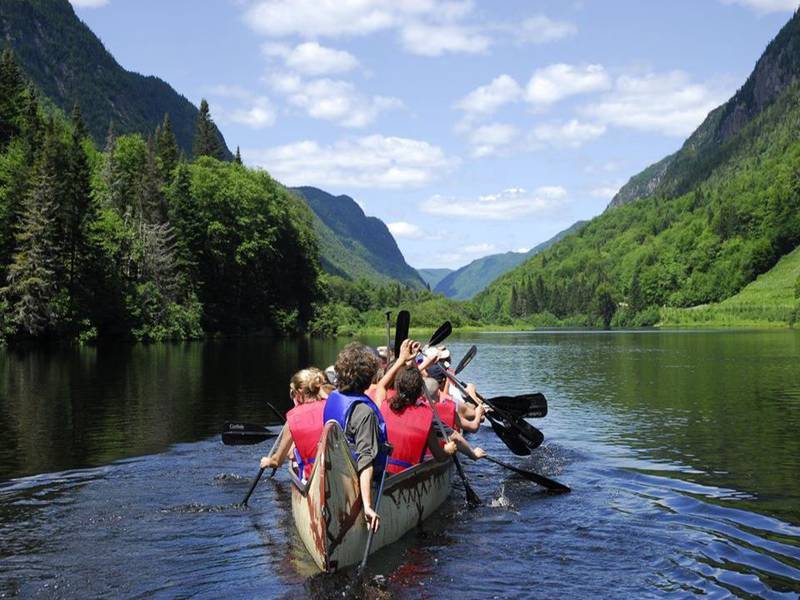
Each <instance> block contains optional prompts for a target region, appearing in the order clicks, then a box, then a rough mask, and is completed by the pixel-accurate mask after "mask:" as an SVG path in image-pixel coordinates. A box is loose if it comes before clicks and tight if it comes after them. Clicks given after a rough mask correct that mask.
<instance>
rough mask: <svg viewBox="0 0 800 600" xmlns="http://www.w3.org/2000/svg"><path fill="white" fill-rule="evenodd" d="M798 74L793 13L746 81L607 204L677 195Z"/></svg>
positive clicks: (799, 26) (799, 47)
mask: <svg viewBox="0 0 800 600" xmlns="http://www.w3.org/2000/svg"><path fill="white" fill-rule="evenodd" d="M798 78H800V19H798V17H797V13H795V16H794V17H793V18H792V19H790V20H789V22H788V23H787V24H786V25H785V26H784V27H783V28H782V29H781V31H780V32H779V33H778V35H777V36H775V38H774V39H773V40H772V41H771V42H770V43H769V45H768V46H767V48H766V50H764V53H763V54H762V55H761V57H760V58H759V59H758V61H757V62H756V65H755V68H754V69H753V72H752V73H751V74H750V76H749V77H748V78H747V81H745V83H744V85H742V87H740V88H739V90H738V91H737V92H736V94H734V96H733V97H732V98H731V99H730V100H728V101H727V102H725V103H724V104H723V105H721V106H719V107H718V108H716V109H714V110H713V111H711V112H710V113H709V114H708V116H707V117H706V119H705V120H704V121H703V123H702V124H701V125H700V126H699V127H698V128H697V129H696V130H695V132H694V133H692V135H691V136H689V138H688V139H687V140H686V142H685V143H684V144H683V146H682V147H681V149H680V150H679V151H678V152H676V153H674V154H671V155H669V156H667V157H665V158H663V159H661V160H660V161H658V162H657V163H655V164H653V165H650V166H649V167H647V168H646V169H645V170H644V171H642V172H641V173H639V174H638V175H635V176H633V177H632V178H631V179H630V180H629V181H628V182H627V183H626V184H625V185H624V186H622V188H620V190H619V192H618V193H617V194H616V195H615V196H614V198H613V199H612V200H611V203H610V204H609V208H614V207H617V206H621V205H623V204H627V203H629V202H634V201H635V200H638V199H640V198H646V197H649V196H654V195H668V196H678V195H681V194H683V193H685V192H686V191H687V190H689V189H690V188H691V187H692V186H693V185H695V184H696V183H698V182H699V181H701V180H702V179H703V178H704V174H705V173H708V171H710V170H711V169H713V168H714V167H716V166H717V165H719V164H720V163H721V162H722V161H724V160H725V159H726V155H725V153H724V152H723V151H722V148H723V146H724V144H725V142H726V141H728V140H729V139H731V138H732V137H733V136H734V135H735V134H736V133H738V132H740V131H741V130H742V129H743V128H744V127H745V126H746V125H747V124H748V123H750V122H751V121H752V120H753V119H754V118H756V117H757V116H758V115H760V114H761V113H762V112H763V111H764V110H765V109H766V108H768V107H769V106H771V105H772V104H773V103H774V102H775V101H776V100H777V99H778V97H779V96H780V95H781V94H782V93H783V91H784V90H785V89H786V88H788V87H789V86H790V85H791V84H792V83H793V82H795V81H797V80H798Z"/></svg>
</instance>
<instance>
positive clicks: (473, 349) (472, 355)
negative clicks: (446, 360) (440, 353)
mask: <svg viewBox="0 0 800 600" xmlns="http://www.w3.org/2000/svg"><path fill="white" fill-rule="evenodd" d="M477 353H478V347H477V346H472V347H471V348H470V349H469V350H467V353H466V354H465V355H464V358H462V359H461V362H459V363H458V366H457V367H456V370H455V374H456V375H458V374H459V373H461V371H463V370H464V369H465V368H466V367H467V365H468V364H469V363H471V362H472V359H473V358H475V355H476V354H477Z"/></svg>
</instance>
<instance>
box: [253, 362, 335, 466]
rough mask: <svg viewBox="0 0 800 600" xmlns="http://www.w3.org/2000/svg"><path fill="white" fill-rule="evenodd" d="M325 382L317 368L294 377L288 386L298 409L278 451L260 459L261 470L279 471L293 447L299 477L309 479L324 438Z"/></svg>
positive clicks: (292, 413) (289, 418)
mask: <svg viewBox="0 0 800 600" xmlns="http://www.w3.org/2000/svg"><path fill="white" fill-rule="evenodd" d="M325 381H326V380H325V375H324V374H323V372H322V371H320V370H319V369H317V368H314V367H310V368H308V369H303V370H302V371H298V372H297V373H295V374H294V376H293V377H292V379H291V381H290V383H289V397H290V398H291V399H292V402H294V405H295V406H294V408H293V409H291V410H290V411H289V412H288V413H286V425H284V426H283V430H282V431H281V433H280V441H279V442H278V445H277V448H276V449H275V451H274V452H273V453H272V454H271V455H270V456H265V457H263V458H262V459H261V463H260V467H261V468H262V469H267V468H272V469H277V468H278V467H280V466H281V465H282V464H283V462H284V461H285V460H286V457H287V456H288V455H289V452H290V451H291V450H292V445H294V458H295V461H297V473H298V477H300V478H301V479H308V477H309V475H310V474H311V468H312V466H313V464H314V457H315V456H316V454H317V444H318V443H319V437H320V435H321V434H322V426H323V421H322V414H323V411H324V409H325V398H326V397H327V394H325V392H324V391H323V389H322V388H323V386H324V385H325Z"/></svg>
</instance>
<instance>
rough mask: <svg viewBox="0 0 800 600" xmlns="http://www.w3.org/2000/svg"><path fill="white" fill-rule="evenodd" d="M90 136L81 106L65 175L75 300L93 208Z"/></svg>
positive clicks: (70, 287) (75, 111) (67, 234)
mask: <svg viewBox="0 0 800 600" xmlns="http://www.w3.org/2000/svg"><path fill="white" fill-rule="evenodd" d="M86 135H87V130H86V126H85V125H84V122H83V118H82V117H81V111H80V107H78V105H77V104H76V105H75V108H74V109H73V111H72V136H71V138H70V144H69V147H68V150H67V161H66V162H67V165H66V171H65V173H64V179H65V182H64V183H65V188H66V189H65V194H64V206H63V210H62V212H63V214H64V225H65V231H64V238H65V241H66V243H65V247H66V249H67V251H68V253H69V254H68V257H67V281H68V290H69V299H70V301H72V300H73V296H74V293H75V284H76V279H77V278H78V277H79V271H80V264H81V259H82V258H83V257H84V255H85V252H86V226H87V221H88V220H89V219H88V215H89V212H90V206H91V171H90V168H89V161H88V160H87V158H86V152H85V151H84V149H83V140H84V138H85V137H86Z"/></svg>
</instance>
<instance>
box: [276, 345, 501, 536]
mask: <svg viewBox="0 0 800 600" xmlns="http://www.w3.org/2000/svg"><path fill="white" fill-rule="evenodd" d="M449 358H450V354H449V352H448V350H447V349H446V348H444V347H441V346H440V347H435V346H432V347H428V348H424V349H423V348H421V347H420V344H419V342H415V341H413V340H410V339H407V340H404V341H403V343H402V344H401V345H400V348H399V353H398V355H397V357H396V359H395V360H394V361H393V362H390V360H389V359H390V356H389V350H388V348H378V349H372V348H369V347H367V346H364V345H363V344H360V343H355V342H354V343H351V344H348V345H347V346H346V347H345V348H344V349H343V350H342V351H341V352H340V353H339V355H338V357H337V359H336V363H335V365H333V367H332V368H330V367H329V368H328V369H326V370H325V372H323V371H321V370H320V369H317V368H314V367H310V368H307V369H303V370H302V371H299V372H298V373H296V374H295V375H294V376H293V377H292V379H291V382H290V386H289V393H290V396H291V398H292V401H293V402H294V404H295V406H294V408H292V409H291V410H290V411H289V412H288V413H287V414H286V426H285V427H284V429H283V431H282V433H281V437H280V438H279V441H278V443H277V444H276V446H275V448H274V450H273V452H272V453H271V454H270V456H265V457H264V458H262V459H261V468H262V469H264V468H270V467H271V468H277V467H278V466H280V465H281V464H283V462H284V461H285V460H286V458H287V457H289V456H290V455H291V457H292V460H293V461H294V462H295V463H296V469H297V470H296V473H297V475H298V477H300V478H301V479H307V478H308V477H309V476H310V474H311V470H312V468H313V465H314V459H315V456H316V452H317V446H318V443H319V439H320V436H321V434H322V431H323V428H324V426H325V423H327V422H329V421H331V420H333V421H336V422H337V423H338V424H339V426H340V427H341V428H342V431H343V432H344V434H345V437H346V438H347V440H348V442H349V443H350V445H351V448H352V450H353V457H354V460H355V463H356V469H357V471H358V477H359V487H360V491H361V498H362V502H363V507H364V517H365V518H366V520H367V524H368V526H369V527H370V528H371V529H372V530H374V531H377V529H378V527H379V526H380V517H379V516H378V514H377V513H376V512H375V509H374V505H373V502H372V482H373V478H374V477H375V476H376V474H377V473H381V472H383V471H384V470H385V472H386V473H388V474H395V473H400V472H401V471H403V470H405V469H408V468H410V467H412V466H414V465H415V464H418V463H420V462H422V461H424V460H438V461H445V460H448V459H449V458H450V457H451V456H452V455H453V454H455V453H456V451H457V450H459V451H461V452H463V453H464V454H466V455H467V456H469V457H470V458H472V459H474V460H477V459H479V458H483V457H484V456H486V453H485V452H484V451H483V450H482V449H481V448H472V447H471V446H470V445H469V443H468V442H467V441H466V440H465V439H464V436H463V435H462V432H474V431H477V430H478V427H479V426H480V424H481V421H483V419H484V408H483V405H482V404H481V402H480V401H479V397H478V395H477V392H476V390H475V387H474V386H473V385H471V384H470V385H467V386H466V392H467V393H468V394H469V395H470V396H471V397H472V398H473V399H474V400H475V405H474V406H473V405H472V404H470V403H467V402H465V401H464V400H465V399H464V398H463V397H462V395H461V394H460V393H459V392H458V390H455V389H453V390H450V389H449V380H448V377H447V370H448V369H449V368H450V364H449Z"/></svg>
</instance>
